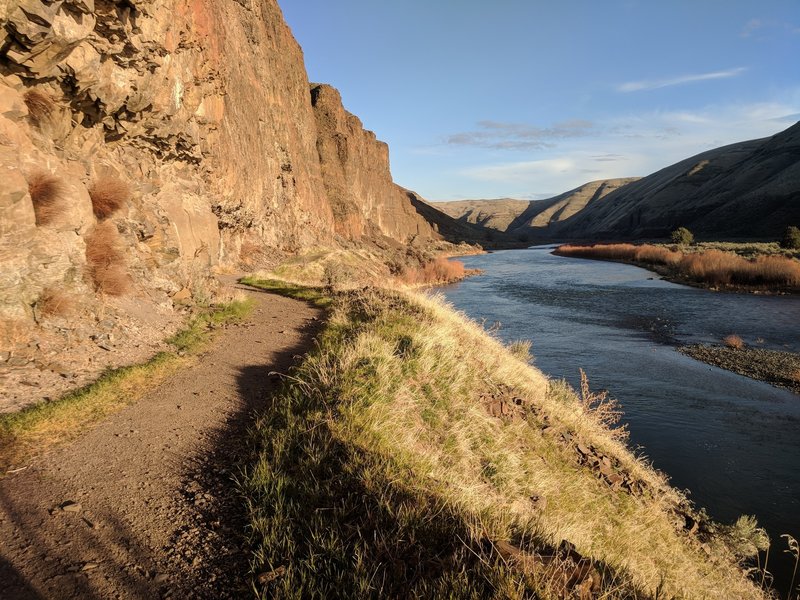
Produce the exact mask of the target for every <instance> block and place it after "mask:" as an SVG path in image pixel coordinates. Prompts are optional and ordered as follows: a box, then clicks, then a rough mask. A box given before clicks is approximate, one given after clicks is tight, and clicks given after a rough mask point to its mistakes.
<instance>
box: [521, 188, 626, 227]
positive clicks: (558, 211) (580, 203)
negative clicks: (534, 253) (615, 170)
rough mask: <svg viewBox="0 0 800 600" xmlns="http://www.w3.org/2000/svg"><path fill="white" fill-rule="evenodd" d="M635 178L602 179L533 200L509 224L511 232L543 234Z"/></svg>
mask: <svg viewBox="0 0 800 600" xmlns="http://www.w3.org/2000/svg"><path fill="white" fill-rule="evenodd" d="M637 179H638V178H637V177H627V178H623V179H601V180H599V181H591V182H589V183H585V184H583V185H582V186H580V187H577V188H575V189H574V190H570V191H568V192H564V193H563V194H560V195H558V196H556V197H554V198H548V199H547V200H534V201H533V202H531V203H530V204H529V205H528V208H527V209H525V211H524V212H522V213H521V214H520V215H519V216H518V217H517V218H516V219H514V221H513V222H512V223H511V224H510V225H509V227H508V231H509V232H510V233H523V232H526V231H530V230H533V231H532V233H533V234H534V235H539V234H546V233H548V232H549V229H550V228H551V226H553V225H555V224H556V223H560V222H562V221H565V220H566V219H569V218H570V217H572V216H573V215H576V214H578V213H579V212H580V211H582V210H583V209H584V208H585V207H586V206H587V205H588V204H589V203H591V202H598V201H599V200H601V199H602V198H604V197H605V196H606V195H608V194H609V193H611V192H613V191H615V190H618V189H619V188H621V187H623V186H625V185H627V184H629V183H631V182H634V181H636V180H637Z"/></svg>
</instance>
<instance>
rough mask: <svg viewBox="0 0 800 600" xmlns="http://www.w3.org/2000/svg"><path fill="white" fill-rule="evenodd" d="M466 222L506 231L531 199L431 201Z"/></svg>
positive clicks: (444, 211)
mask: <svg viewBox="0 0 800 600" xmlns="http://www.w3.org/2000/svg"><path fill="white" fill-rule="evenodd" d="M429 204H431V205H432V206H433V207H435V208H438V209H439V210H440V211H442V212H443V213H446V214H448V215H450V216H451V217H453V218H454V219H458V220H459V221H461V222H464V223H471V224H473V225H477V226H479V227H483V228H486V229H496V230H497V231H506V229H508V226H509V225H510V224H511V223H512V222H513V221H514V220H515V219H516V218H517V217H518V216H519V215H521V214H522V213H523V212H524V211H525V209H527V208H528V206H529V205H530V204H531V202H530V201H529V200H514V199H513V198H497V199H494V200H453V201H451V202H430V203H429Z"/></svg>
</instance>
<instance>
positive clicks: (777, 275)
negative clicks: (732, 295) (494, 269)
mask: <svg viewBox="0 0 800 600" xmlns="http://www.w3.org/2000/svg"><path fill="white" fill-rule="evenodd" d="M554 254H558V255H561V256H578V257H582V258H597V259H606V260H625V261H635V262H640V263H647V264H653V265H666V266H667V267H669V268H670V269H672V270H674V271H675V272H676V273H677V274H680V275H681V276H683V277H685V278H686V279H689V280H691V281H696V282H698V283H706V284H710V285H722V286H726V285H733V286H745V287H747V286H749V287H789V288H795V287H797V286H800V261H797V260H795V259H793V258H790V257H787V256H777V255H772V256H758V257H756V258H755V259H753V260H749V259H747V258H744V257H742V256H739V255H737V254H734V253H732V252H724V251H722V250H713V249H712V250H706V251H703V252H692V253H684V252H680V251H677V250H670V249H668V248H664V247H661V246H651V245H647V244H645V245H642V246H634V245H633V244H597V245H594V246H570V245H563V246H559V247H558V248H557V249H556V250H555V252H554Z"/></svg>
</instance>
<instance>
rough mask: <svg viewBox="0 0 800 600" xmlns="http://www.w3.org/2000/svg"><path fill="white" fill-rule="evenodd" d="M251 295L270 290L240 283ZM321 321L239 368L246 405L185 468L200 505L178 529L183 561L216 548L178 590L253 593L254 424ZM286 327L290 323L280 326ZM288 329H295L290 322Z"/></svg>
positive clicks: (191, 496)
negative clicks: (249, 497) (250, 495)
mask: <svg viewBox="0 0 800 600" xmlns="http://www.w3.org/2000/svg"><path fill="white" fill-rule="evenodd" d="M237 287H239V288H240V289H245V290H247V291H248V293H258V294H268V292H264V291H263V290H257V289H254V288H249V287H244V286H237ZM270 295H272V294H270ZM310 314H313V315H314V316H315V317H317V318H316V320H306V321H305V322H304V323H303V324H302V325H301V326H300V327H299V328H297V331H298V332H299V333H300V339H299V341H297V342H296V343H294V344H291V345H287V346H285V347H282V348H276V349H275V350H273V351H272V352H270V353H269V354H268V356H267V360H258V359H257V358H256V357H254V362H253V364H250V365H247V366H244V367H242V368H240V369H239V374H238V376H237V380H236V384H237V390H238V393H239V397H240V398H241V402H240V404H239V405H238V406H237V407H235V408H234V410H232V411H231V412H230V413H228V414H227V416H226V419H225V424H224V426H222V427H218V428H216V429H215V430H213V431H210V432H209V433H208V434H207V435H208V441H209V443H208V444H207V445H206V446H207V447H210V448H211V449H210V451H208V452H207V453H203V454H202V455H197V456H194V457H192V458H191V459H189V461H188V462H187V463H186V465H185V467H184V481H185V485H184V486H183V489H182V494H183V496H184V500H185V502H187V503H189V504H192V505H193V506H194V514H195V523H194V524H193V525H191V526H189V527H185V528H183V529H182V530H180V531H178V532H177V534H176V535H175V538H174V540H173V542H174V547H175V549H176V554H177V555H182V560H184V561H187V562H191V561H192V560H193V549H194V548H196V547H198V546H200V547H202V546H207V547H210V548H213V552H211V553H207V556H205V557H204V560H203V561H202V562H200V564H199V565H198V566H197V567H195V568H193V569H191V572H192V575H191V580H189V581H185V582H182V583H181V585H180V586H179V588H178V589H181V588H183V589H191V590H192V593H193V597H195V598H209V599H211V598H213V599H218V598H240V597H242V596H243V595H245V594H248V592H249V587H248V585H249V584H248V573H249V569H250V552H249V547H248V543H247V540H246V539H245V537H244V534H245V532H246V531H247V527H248V515H247V510H246V506H245V501H244V499H243V498H242V497H241V496H240V495H239V492H238V489H237V483H236V480H237V478H238V477H239V475H240V473H241V471H242V469H245V468H247V467H248V466H249V465H248V462H249V458H250V451H249V443H248V435H249V428H250V427H251V426H252V424H253V422H254V419H255V417H256V415H257V414H258V413H260V412H263V411H264V410H265V409H266V408H267V407H268V406H269V398H270V396H271V395H272V394H273V393H275V392H276V391H277V390H278V389H279V387H280V385H281V377H280V375H278V374H279V373H280V374H284V373H287V372H288V371H289V370H290V368H291V367H292V366H293V365H295V364H297V363H298V362H299V361H300V359H301V357H302V355H303V354H304V353H305V352H307V351H308V350H309V349H310V348H311V346H312V344H313V340H314V338H315V337H316V335H317V334H318V333H319V332H320V330H321V329H322V326H323V320H322V314H323V313H322V311H321V310H319V309H312V312H311V313H310ZM280 326H281V327H283V326H284V324H281V325H280ZM286 328H287V329H288V328H290V326H289V325H286Z"/></svg>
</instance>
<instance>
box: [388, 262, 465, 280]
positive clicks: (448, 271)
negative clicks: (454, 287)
mask: <svg viewBox="0 0 800 600" xmlns="http://www.w3.org/2000/svg"><path fill="white" fill-rule="evenodd" d="M466 275H467V271H466V269H465V268H464V263H462V262H460V261H457V260H448V259H446V258H435V259H433V260H431V261H429V262H427V263H425V264H423V265H422V266H420V267H409V268H406V269H404V270H403V272H402V273H401V274H400V275H399V277H398V279H399V280H400V281H401V282H403V283H406V284H408V285H443V284H447V283H453V282H455V281H461V280H462V279H464V277H465V276H466Z"/></svg>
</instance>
